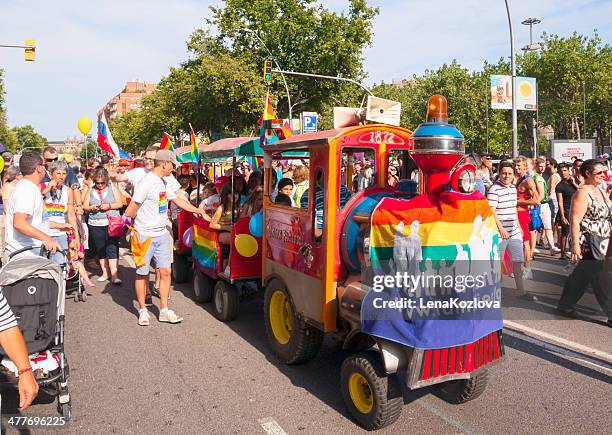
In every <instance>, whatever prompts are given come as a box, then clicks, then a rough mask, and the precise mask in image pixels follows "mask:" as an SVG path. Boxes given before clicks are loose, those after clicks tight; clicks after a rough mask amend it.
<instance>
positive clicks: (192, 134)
mask: <svg viewBox="0 0 612 435" xmlns="http://www.w3.org/2000/svg"><path fill="white" fill-rule="evenodd" d="M189 130H191V131H190V132H189V139H190V140H191V161H193V162H197V161H198V144H197V142H196V135H195V132H194V131H193V127H192V126H191V122H190V123H189Z"/></svg>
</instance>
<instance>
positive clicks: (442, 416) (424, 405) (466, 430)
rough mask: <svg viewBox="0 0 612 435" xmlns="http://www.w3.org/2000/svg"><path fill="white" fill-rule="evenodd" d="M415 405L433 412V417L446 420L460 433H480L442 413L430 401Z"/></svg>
mask: <svg viewBox="0 0 612 435" xmlns="http://www.w3.org/2000/svg"><path fill="white" fill-rule="evenodd" d="M413 403H416V404H417V405H418V406H420V407H421V408H423V409H426V410H427V411H429V412H431V413H432V414H433V415H435V416H436V417H438V418H439V419H441V420H444V422H446V423H447V424H448V425H450V426H452V427H454V428H455V429H457V430H458V431H459V432H458V433H461V434H467V435H475V434H477V433H478V431H477V430H476V429H474V428H473V427H471V426H469V425H468V424H466V423H463V422H461V421H459V420H457V419H455V418H454V417H453V416H451V415H449V414H447V413H446V412H444V411H442V410H441V409H440V408H438V407H437V406H435V405H433V404H432V403H431V402H429V401H423V400H417V401H415V402H413Z"/></svg>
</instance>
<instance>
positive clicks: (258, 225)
mask: <svg viewBox="0 0 612 435" xmlns="http://www.w3.org/2000/svg"><path fill="white" fill-rule="evenodd" d="M249 232H250V233H251V234H252V235H253V236H255V237H261V236H262V233H263V215H262V213H261V211H258V212H257V213H255V214H254V215H253V216H251V220H250V221H249Z"/></svg>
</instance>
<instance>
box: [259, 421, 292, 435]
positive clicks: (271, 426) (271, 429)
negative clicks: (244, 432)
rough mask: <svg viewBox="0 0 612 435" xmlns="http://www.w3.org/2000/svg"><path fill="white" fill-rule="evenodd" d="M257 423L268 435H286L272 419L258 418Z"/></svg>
mask: <svg viewBox="0 0 612 435" xmlns="http://www.w3.org/2000/svg"><path fill="white" fill-rule="evenodd" d="M257 421H259V424H260V425H261V427H262V428H263V430H264V431H265V432H266V433H267V434H268V435H287V432H285V431H284V430H283V428H282V427H280V425H279V424H278V423H277V422H276V420H274V419H273V418H272V417H266V418H260V419H259V420H257Z"/></svg>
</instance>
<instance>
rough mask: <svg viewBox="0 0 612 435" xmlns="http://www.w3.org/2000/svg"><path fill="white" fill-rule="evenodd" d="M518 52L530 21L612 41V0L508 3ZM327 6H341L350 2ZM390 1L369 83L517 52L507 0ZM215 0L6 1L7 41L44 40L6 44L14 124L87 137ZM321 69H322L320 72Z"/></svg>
mask: <svg viewBox="0 0 612 435" xmlns="http://www.w3.org/2000/svg"><path fill="white" fill-rule="evenodd" d="M508 1H509V2H510V10H511V17H512V21H513V24H514V34H515V40H516V42H515V50H516V51H520V47H522V46H524V45H525V44H527V43H529V28H528V27H527V26H522V25H521V24H520V22H521V21H522V20H524V19H525V18H527V17H537V18H539V19H540V20H542V22H541V24H539V25H537V26H535V27H534V42H535V41H537V40H538V38H539V36H540V35H541V33H542V32H547V33H549V34H551V33H554V34H557V35H559V36H569V35H571V33H572V32H573V31H577V32H578V33H580V34H584V35H591V34H592V33H593V29H598V31H599V34H600V36H601V37H602V39H603V41H604V42H605V43H608V44H609V43H610V42H611V37H612V30H611V29H612V18H611V17H612V0H537V1H534V0H508ZM322 3H323V4H324V5H325V6H326V7H328V8H329V9H332V10H334V11H338V12H339V11H342V10H345V9H346V8H347V5H348V0H328V1H322ZM369 4H371V5H374V6H378V7H380V14H379V15H378V16H377V17H376V18H375V20H374V26H373V31H374V38H373V41H372V46H371V47H368V48H367V49H366V50H365V52H364V57H365V70H366V72H367V74H368V78H367V80H366V84H369V85H371V84H373V83H380V82H381V81H385V82H386V83H389V82H391V81H392V80H394V79H396V80H399V79H403V78H411V77H412V76H413V75H414V74H417V75H418V74H422V73H423V72H424V71H425V70H426V69H437V68H438V67H440V66H441V65H442V64H444V63H449V62H451V61H452V60H453V59H456V60H457V61H458V62H459V63H460V64H461V65H463V66H465V67H467V68H469V69H479V68H480V67H481V66H482V64H483V62H484V60H489V61H492V62H496V61H497V60H498V59H499V58H500V57H503V56H509V55H510V37H509V31H508V19H507V15H506V9H505V4H504V1H503V0H439V1H431V0H384V1H383V0H370V1H369ZM210 5H217V6H219V5H221V2H220V1H211V0H170V1H167V0H89V1H78V2H77V1H73V0H54V1H49V0H27V1H25V0H0V44H7V45H10V44H14V45H19V44H23V41H24V40H25V39H26V38H36V40H37V49H36V61H35V62H24V60H23V50H18V49H7V48H0V67H1V68H3V69H4V74H5V76H4V80H5V85H6V86H5V87H6V96H5V98H6V108H7V112H8V122H9V125H10V126H16V125H25V124H31V125H32V126H34V128H35V129H36V130H37V131H38V132H40V133H41V134H42V135H43V136H45V137H46V138H47V139H48V140H63V139H65V138H66V137H68V136H77V135H80V133H79V132H78V129H77V121H78V119H79V118H80V117H83V116H88V117H90V118H91V119H95V118H96V116H97V115H96V114H97V112H98V110H99V109H100V108H102V107H103V106H104V104H105V103H106V102H107V101H108V100H109V99H111V98H112V97H113V96H115V95H116V94H118V93H119V92H120V91H121V89H123V86H124V85H125V83H126V82H127V81H133V80H139V81H147V82H157V81H159V79H160V78H161V77H163V76H165V75H166V74H167V73H168V71H169V68H170V67H172V66H176V65H178V64H180V63H181V62H182V61H183V60H185V59H187V57H188V53H187V49H186V45H185V42H186V41H187V39H188V38H189V35H190V34H191V32H192V31H193V30H194V29H195V28H198V27H203V26H204V25H205V23H204V19H205V18H209V17H210V16H211V12H210V10H209V6H210ZM310 72H316V71H310Z"/></svg>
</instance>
